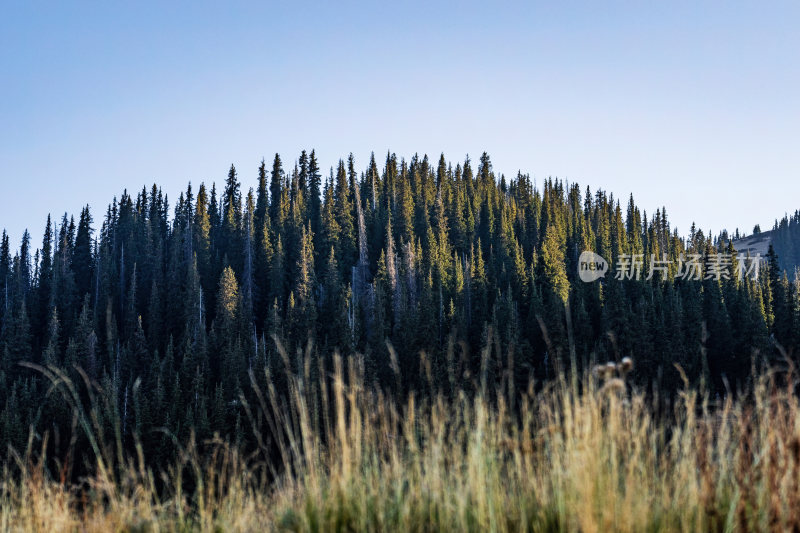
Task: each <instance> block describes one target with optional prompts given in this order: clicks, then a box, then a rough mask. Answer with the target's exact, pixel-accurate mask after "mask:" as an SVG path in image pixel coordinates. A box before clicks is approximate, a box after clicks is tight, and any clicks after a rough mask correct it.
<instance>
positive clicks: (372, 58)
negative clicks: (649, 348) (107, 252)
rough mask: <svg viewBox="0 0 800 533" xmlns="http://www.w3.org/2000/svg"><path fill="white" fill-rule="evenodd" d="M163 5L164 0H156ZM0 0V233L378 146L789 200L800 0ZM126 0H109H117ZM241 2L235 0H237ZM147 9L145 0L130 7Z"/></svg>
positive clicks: (684, 214)
mask: <svg viewBox="0 0 800 533" xmlns="http://www.w3.org/2000/svg"><path fill="white" fill-rule="evenodd" d="M167 3H169V4H170V5H169V6H165V5H162V4H167ZM68 4H72V2H69V3H68V2H53V3H52V4H49V5H48V4H46V3H44V2H35V1H33V2H27V1H16V0H11V1H5V2H3V3H0V184H1V185H2V187H0V227H5V228H7V229H8V231H9V234H10V235H11V238H12V239H13V240H14V242H15V245H18V241H19V238H20V236H21V234H22V231H23V229H24V228H26V227H28V228H30V230H31V233H32V235H33V240H34V245H36V246H39V245H40V243H41V234H42V231H43V229H44V222H45V219H46V216H47V214H48V213H53V215H54V216H57V217H59V216H60V215H61V214H63V213H64V212H65V211H68V212H70V213H76V214H77V212H78V211H79V209H80V207H81V206H82V205H83V204H86V203H89V204H90V205H91V207H92V212H93V215H94V218H95V227H96V228H98V227H99V225H100V222H101V219H102V215H103V213H104V212H105V208H106V206H107V204H108V203H109V202H110V200H111V199H112V197H113V196H114V195H117V196H119V194H120V192H121V191H122V190H123V189H124V188H128V190H134V191H135V190H140V189H141V187H142V185H145V184H147V185H150V184H152V183H153V182H154V181H155V182H157V183H159V184H160V185H161V186H162V187H163V189H164V190H165V192H167V193H168V194H169V195H170V198H171V203H172V205H174V200H175V198H176V196H177V193H178V192H179V191H180V190H182V189H183V188H184V187H185V185H186V183H187V182H188V181H189V180H191V181H192V183H194V184H195V185H197V184H199V183H200V182H201V181H206V182H207V183H208V182H210V181H212V180H216V181H218V182H219V181H221V180H222V179H224V177H225V175H226V173H227V170H228V168H229V166H230V164H231V163H234V164H235V165H236V167H237V169H238V170H239V175H240V178H241V179H242V182H243V184H244V186H245V188H248V187H250V186H252V185H254V183H255V176H256V168H257V166H258V164H259V162H260V160H261V158H262V157H266V158H267V160H270V159H271V157H272V155H273V154H274V153H275V152H280V153H281V155H282V157H283V159H284V162H285V164H287V166H289V165H292V163H293V161H294V160H296V158H297V156H298V155H299V153H300V150H301V149H303V148H308V149H310V148H316V150H317V153H318V155H319V157H320V159H321V163H322V166H323V168H325V169H327V168H328V167H329V166H331V165H333V164H335V163H336V161H337V160H338V158H340V157H346V155H347V154H348V153H349V152H351V151H352V152H353V153H354V154H355V156H356V162H357V164H358V166H359V167H360V168H364V167H365V166H366V163H367V158H368V156H369V153H370V151H375V153H376V154H377V155H378V156H379V158H380V160H382V159H383V157H384V155H385V153H386V151H387V149H391V150H392V151H394V152H396V153H397V154H398V155H403V156H406V157H408V156H410V155H411V154H413V153H414V152H419V153H428V154H430V155H431V156H432V157H435V156H438V154H439V153H440V152H444V153H445V156H446V157H447V158H448V159H451V160H463V158H464V156H465V155H466V154H467V153H469V154H470V155H471V156H472V157H473V159H477V157H478V156H479V155H480V153H481V152H482V151H483V150H486V151H488V152H489V154H490V155H491V156H492V161H493V164H494V168H495V171H496V172H498V173H499V172H503V173H506V174H507V175H513V174H515V173H516V171H517V170H518V169H521V170H522V171H523V172H529V173H530V174H531V175H532V176H533V177H535V178H536V179H537V180H538V181H539V183H541V180H542V179H543V178H545V177H547V176H557V177H561V178H566V179H569V180H570V181H578V182H580V183H581V184H583V185H586V184H588V185H590V186H591V187H592V189H594V188H596V187H598V186H600V187H602V188H604V189H606V190H608V191H611V192H614V193H615V194H616V195H619V196H622V197H623V198H627V195H628V194H629V193H630V192H633V194H634V196H635V198H636V200H637V202H638V203H639V204H641V205H642V206H643V207H644V208H646V209H647V210H648V212H652V211H654V210H655V208H656V207H658V206H661V205H665V206H666V207H667V212H668V214H669V216H670V218H671V220H672V222H673V224H674V225H677V226H678V228H679V230H680V231H681V233H682V234H685V233H687V231H688V227H689V225H690V224H691V222H692V221H693V220H694V221H696V222H697V223H698V225H699V226H700V227H701V228H703V229H704V230H708V229H712V230H714V231H717V230H719V229H721V228H723V227H727V228H728V229H731V230H732V229H733V228H734V227H736V226H738V227H740V228H743V229H746V230H747V231H748V232H749V231H750V230H751V229H752V226H753V224H755V223H761V224H762V226H771V224H772V221H773V220H774V219H775V218H776V217H780V216H782V215H783V214H784V212H786V211H790V212H791V211H794V210H795V209H800V99H799V98H798V94H800V87H799V85H800V84H799V83H798V82H800V31H798V30H797V28H798V27H799V26H800V7H798V6H800V4H798V3H796V2H785V3H784V2H752V3H748V4H739V3H734V2H718V3H705V2H698V1H690V2H624V3H616V2H585V3H582V2H542V3H537V4H528V5H521V4H503V5H499V6H497V5H488V3H480V4H475V5H473V4H467V3H461V2H459V3H453V4H437V5H435V6H431V5H428V3H427V2H426V3H406V2H393V3H384V2H381V3H374V4H373V3H370V4H368V5H367V4H365V5H362V4H360V3H351V2H326V3H321V4H319V5H313V4H300V3H296V2H291V3H290V2H286V3H281V4H280V5H271V6H267V5H261V3H258V4H257V3H255V2H254V3H252V4H250V3H231V5H230V6H228V5H225V6H222V4H225V3H223V2H215V3H213V4H211V3H209V4H205V3H203V2H197V1H193V2H154V3H152V4H147V3H145V2H129V3H127V4H129V5H128V6H122V5H118V4H122V3H121V2H93V3H91V4H84V5H77V3H76V5H68ZM112 4H114V5H112ZM234 4H235V5H234ZM134 6H135V7H134Z"/></svg>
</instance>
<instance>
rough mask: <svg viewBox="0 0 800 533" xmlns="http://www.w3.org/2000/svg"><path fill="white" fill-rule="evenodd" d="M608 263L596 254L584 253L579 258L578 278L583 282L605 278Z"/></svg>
mask: <svg viewBox="0 0 800 533" xmlns="http://www.w3.org/2000/svg"><path fill="white" fill-rule="evenodd" d="M606 272H608V262H607V261H606V260H605V259H603V258H602V257H601V256H599V255H598V254H596V253H594V252H589V251H586V252H583V253H582V254H581V256H580V257H579V258H578V276H579V277H580V278H581V281H586V282H592V281H595V280H598V279H600V278H602V277H605V275H606Z"/></svg>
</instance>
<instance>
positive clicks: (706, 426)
mask: <svg viewBox="0 0 800 533" xmlns="http://www.w3.org/2000/svg"><path fill="white" fill-rule="evenodd" d="M631 365H632V361H630V360H627V359H626V360H624V361H623V362H619V363H609V364H607V365H600V366H596V367H595V368H594V369H592V370H587V371H585V372H580V373H578V372H562V373H561V375H560V376H559V377H558V378H556V379H554V380H552V381H551V382H549V383H547V384H543V385H542V386H541V387H536V386H535V384H533V383H531V385H530V387H529V388H528V389H527V390H522V391H515V390H509V389H506V390H502V391H501V390H493V391H490V390H488V387H487V382H486V381H485V380H484V379H480V380H479V382H477V383H476V384H475V387H474V390H466V389H467V388H465V390H463V391H461V392H458V393H456V394H453V395H444V394H419V395H414V394H410V395H408V396H407V397H405V398H404V399H403V401H398V400H397V399H396V398H395V397H392V395H391V394H384V393H381V392H380V391H378V390H376V389H375V388H374V387H371V386H368V385H367V384H365V383H364V380H363V379H362V372H361V369H360V364H359V359H358V358H357V357H347V358H342V357H336V359H335V361H334V367H333V372H332V373H330V375H328V376H327V377H326V378H321V379H315V378H314V375H315V372H314V371H313V370H314V369H313V365H312V363H311V361H310V359H307V360H306V361H305V365H304V367H303V371H301V372H300V373H299V374H298V375H295V376H294V377H292V378H291V379H290V382H289V387H288V389H289V391H290V393H289V397H288V398H282V397H279V395H278V394H277V393H276V391H275V389H274V388H271V387H269V388H268V389H267V390H262V391H257V394H256V396H257V398H258V404H257V405H245V408H246V410H247V412H248V413H249V415H250V416H249V424H250V426H251V427H250V429H251V430H252V431H254V432H256V433H258V435H260V436H259V438H258V442H259V448H260V450H256V451H254V452H248V453H244V452H243V451H240V450H238V449H237V448H236V446H234V445H232V444H230V443H226V442H224V441H223V440H222V439H215V440H212V441H208V442H194V441H190V442H184V443H178V442H175V443H174V445H175V446H176V448H177V449H178V450H179V452H178V453H177V457H178V459H176V460H175V462H174V464H173V465H172V466H170V467H169V468H166V469H163V470H160V471H153V470H152V469H150V468H148V466H147V465H148V462H147V460H146V458H145V457H143V455H142V453H141V451H139V453H132V454H128V453H126V452H125V450H124V447H123V446H122V445H121V443H120V442H119V439H118V438H117V439H115V437H114V434H113V432H112V434H111V435H109V434H108V433H107V432H106V431H105V430H104V429H103V427H102V426H101V425H100V424H99V423H98V417H97V416H96V414H95V410H96V409H98V408H99V406H98V405H94V404H93V403H90V404H88V405H87V404H86V403H85V402H83V401H82V397H81V393H80V390H79V389H80V387H81V384H77V383H73V382H71V381H69V380H68V378H67V377H66V375H65V374H63V373H62V372H61V371H60V370H58V369H56V368H52V367H51V368H39V371H41V372H43V373H45V375H47V376H48V378H50V380H51V382H52V384H53V386H52V389H51V390H52V393H53V394H62V395H63V398H64V400H65V401H66V402H67V403H69V404H70V405H71V406H72V407H73V410H74V412H75V417H74V426H75V428H76V431H84V432H86V433H87V434H88V435H89V436H90V437H89V440H90V442H91V445H92V448H93V450H94V454H93V456H92V459H91V461H90V462H91V465H90V466H91V469H90V470H91V472H92V473H91V475H89V476H87V477H86V478H84V479H82V480H81V481H80V482H79V483H77V484H76V483H72V482H68V481H65V480H64V479H59V475H58V471H57V469H54V468H53V467H52V466H48V465H52V461H48V460H47V459H46V458H45V457H44V455H45V452H43V451H41V450H44V449H46V445H45V444H42V445H41V446H37V445H36V444H35V443H36V442H40V444H41V443H44V442H46V440H47V436H44V438H42V439H39V440H37V439H36V438H34V434H33V433H32V434H31V438H30V439H29V446H28V449H27V450H23V451H11V452H10V453H9V457H10V458H11V460H10V461H9V462H8V464H7V466H6V467H5V469H4V472H3V478H2V486H1V487H0V528H1V529H2V530H4V531H48V532H53V531H88V532H91V531H98V532H100V531H103V532H106V531H195V530H197V531H264V530H266V531H476V532H477V531H584V532H593V531H631V532H643V531H653V532H655V531H792V530H794V531H797V530H798V529H799V528H800V401H799V400H798V396H797V394H796V393H795V381H794V374H793V371H792V368H791V365H789V367H788V368H783V369H781V370H780V371H778V370H769V369H765V370H763V371H758V372H756V374H757V376H758V377H756V378H754V379H753V381H752V382H751V384H750V385H749V386H748V387H747V388H745V389H743V390H741V391H740V393H739V394H736V395H734V394H730V395H727V396H726V397H722V398H717V397H715V398H713V399H712V398H709V396H708V395H707V394H705V393H704V392H703V385H702V384H700V385H699V386H690V385H689V383H690V381H689V379H688V378H686V386H685V388H684V390H682V391H681V392H680V393H679V395H678V396H677V397H676V398H675V400H674V401H673V402H669V403H665V402H662V401H660V400H659V401H657V400H655V399H654V397H653V395H652V393H648V392H647V391H645V390H642V389H640V388H638V387H635V386H633V385H632V384H631V383H629V382H628V380H626V374H627V373H628V371H629V370H630V368H631ZM253 382H254V383H255V380H253ZM91 398H92V401H93V402H99V401H100V400H98V399H97V398H95V397H94V396H91ZM422 398H431V399H429V400H424V399H422ZM139 450H141V449H140V448H139ZM267 457H277V458H278V459H277V460H272V461H270V460H267V459H266V458H267Z"/></svg>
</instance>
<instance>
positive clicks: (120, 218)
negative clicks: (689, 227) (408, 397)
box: [0, 151, 800, 456]
mask: <svg viewBox="0 0 800 533" xmlns="http://www.w3.org/2000/svg"><path fill="white" fill-rule="evenodd" d="M240 177H241V178H242V179H243V180H244V181H245V184H244V185H242V184H241V183H240ZM251 185H252V187H253V188H250V186H251ZM793 221H794V222H793V223H792V224H794V226H791V225H790V227H796V222H797V221H796V217H795V218H794V219H793ZM42 226H43V229H44V237H43V240H42V241H41V244H38V243H36V244H34V243H33V242H31V239H30V237H29V235H28V234H27V233H26V234H25V237H24V238H23V240H22V243H21V246H20V247H19V249H18V250H17V251H12V248H11V245H10V243H9V241H8V238H7V237H5V236H4V237H3V240H2V247H1V249H0V281H2V282H4V284H5V285H4V290H3V291H0V310H1V311H2V328H1V329H0V349H1V350H2V364H1V365H0V366H1V368H0V398H1V399H2V405H3V406H4V409H3V412H2V413H1V414H0V446H2V449H6V445H7V444H12V445H14V446H16V447H17V448H19V447H21V446H24V444H25V439H26V436H27V434H28V428H29V427H30V426H31V425H33V427H34V428H42V430H50V429H53V428H56V429H58V428H59V427H62V426H64V425H66V424H68V423H69V420H70V417H69V416H65V415H64V412H63V410H64V409H65V408H64V407H63V406H62V405H61V402H60V401H59V400H58V398H57V397H55V396H54V395H49V396H47V395H46V394H47V391H48V390H49V385H50V384H49V382H47V380H45V379H44V377H42V375H41V374H40V373H39V372H37V371H35V370H32V369H31V368H29V367H25V366H22V365H19V364H18V363H20V362H33V363H35V364H38V365H53V366H55V367H61V368H64V369H65V371H66V373H67V375H69V376H72V377H73V378H75V379H77V378H78V370H77V368H81V369H84V370H85V372H86V375H87V376H88V377H89V378H90V379H91V380H94V381H96V382H98V383H99V384H100V385H101V389H102V390H103V391H105V392H104V393H105V394H106V395H107V403H108V405H109V406H110V407H109V414H108V416H109V417H110V418H114V417H119V420H120V421H121V423H120V431H121V432H122V438H123V440H124V439H130V438H131V437H130V436H131V435H132V434H133V433H134V432H136V433H137V434H138V435H140V436H141V438H142V441H143V445H144V446H145V449H146V452H148V453H151V454H153V455H155V456H158V454H159V453H164V452H163V450H162V445H163V444H164V442H165V441H164V439H167V437H166V436H164V434H163V433H158V432H152V431H149V429H151V428H156V427H158V428H166V429H168V430H169V432H170V433H171V434H173V435H175V436H177V437H178V438H186V437H187V436H188V435H189V433H190V432H191V431H194V432H196V434H197V435H198V437H199V438H203V437H208V436H210V435H212V434H213V433H214V432H219V433H220V434H222V435H232V436H233V435H235V436H236V438H237V439H242V438H246V437H243V436H242V433H243V432H242V425H243V424H244V423H245V422H244V421H243V417H244V413H243V411H242V405H241V403H240V402H239V399H240V392H241V393H242V394H243V395H244V397H245V398H248V397H249V395H251V394H252V393H251V392H250V391H251V388H250V378H249V377H248V373H249V372H250V371H252V373H253V375H254V376H255V379H256V380H259V381H260V382H263V381H264V380H266V379H267V377H266V373H265V369H266V370H268V372H269V375H270V376H271V377H270V378H269V379H270V380H272V381H273V385H275V386H276V387H278V388H279V389H280V387H282V386H283V384H284V383H285V381H286V380H285V379H284V377H285V372H286V371H287V368H286V365H287V364H288V365H289V367H290V368H289V371H297V370H298V369H299V368H300V367H301V366H302V361H301V358H300V357H299V356H296V354H297V353H298V351H299V350H301V349H302V350H303V351H304V352H306V353H307V354H308V356H309V357H311V358H312V359H313V360H314V361H317V362H319V363H320V365H318V366H314V368H319V369H320V371H323V372H324V370H325V368H326V366H327V365H329V364H330V358H331V354H332V353H333V352H334V351H335V350H337V349H338V350H339V351H341V352H342V353H345V354H361V356H360V357H361V360H362V362H363V365H364V369H365V372H366V375H367V376H368V379H369V380H370V381H371V382H374V383H376V385H378V386H380V387H382V388H384V389H387V390H390V391H395V392H397V393H400V392H403V391H408V390H410V389H420V390H423V389H424V388H425V387H427V386H428V385H424V384H426V383H428V382H429V381H431V382H433V383H435V384H436V386H438V387H442V388H444V389H446V390H449V391H452V390H455V389H456V388H458V387H460V386H462V385H463V384H464V383H472V382H474V381H477V380H480V381H482V382H483V383H488V385H489V387H503V388H504V389H505V390H512V389H514V387H517V390H519V388H524V387H526V386H527V383H528V380H529V378H530V377H532V376H533V377H536V378H537V379H546V378H547V377H548V376H551V375H553V372H554V370H555V369H556V368H557V367H558V366H559V365H564V364H567V363H568V361H569V360H570V359H571V357H570V355H571V354H573V356H574V358H576V359H577V360H579V361H584V360H591V359H596V360H598V361H606V360H609V359H611V360H614V359H619V358H621V357H623V356H632V357H633V358H634V360H635V361H636V369H635V373H634V377H635V379H636V380H638V381H639V382H640V383H648V382H651V381H652V380H654V379H658V380H659V381H660V383H661V384H662V386H664V387H665V389H667V390H668V389H669V388H670V387H673V386H675V385H676V384H677V383H678V381H679V380H678V375H677V371H676V370H675V368H674V363H678V364H680V365H681V366H682V367H683V369H684V370H685V371H686V372H687V374H688V375H689V376H690V377H691V378H692V379H698V380H699V379H700V377H701V376H705V377H706V378H708V381H709V382H710V383H711V384H712V386H716V387H722V383H723V381H722V380H723V377H724V378H726V379H727V380H728V382H729V383H731V384H735V383H738V382H741V381H742V380H745V379H746V378H747V376H748V372H749V370H750V368H751V358H752V357H753V356H754V355H755V356H756V358H757V360H759V361H761V360H767V359H770V358H776V357H777V351H776V348H775V345H774V343H773V342H772V340H771V338H773V339H774V340H776V341H777V342H778V343H780V344H781V345H782V346H783V347H785V348H786V349H787V350H791V349H792V347H793V346H795V345H797V343H798V340H800V313H799V311H800V288H799V287H800V285H798V283H797V282H796V281H794V280H792V281H790V280H789V279H787V278H784V277H782V276H781V275H780V268H779V267H778V262H777V261H778V258H777V257H775V256H774V254H772V255H771V256H770V263H769V264H768V265H767V267H766V268H762V270H761V275H760V276H758V278H757V279H753V276H744V277H739V276H736V275H734V274H735V270H736V266H737V265H738V264H739V263H738V262H737V260H738V259H737V256H736V254H735V251H734V250H733V247H732V246H731V245H730V243H728V242H727V241H725V242H724V243H723V241H721V240H716V239H709V238H707V237H706V236H704V235H703V233H702V232H700V231H698V232H692V235H691V236H690V237H689V238H687V239H683V238H681V237H680V236H679V235H678V234H677V232H676V231H673V230H671V228H670V225H669V221H668V218H667V213H666V211H665V210H664V209H657V210H656V211H655V212H653V213H651V214H649V215H648V214H646V213H645V212H644V211H643V210H642V209H640V208H639V207H638V206H637V205H635V203H634V201H633V198H632V197H631V198H629V199H628V198H626V199H622V201H620V198H618V197H615V196H614V195H613V194H608V193H606V192H605V191H602V190H597V191H591V190H589V189H588V188H587V189H585V190H582V189H581V188H580V187H579V186H578V185H577V184H569V185H567V184H566V183H564V182H563V181H559V180H553V179H548V180H546V181H544V182H543V183H542V184H541V188H535V187H534V185H533V184H532V182H531V179H530V177H529V176H528V175H524V174H518V175H516V176H513V177H511V178H509V177H506V176H502V175H496V174H495V173H494V171H493V169H492V165H491V162H490V159H489V156H488V155H487V154H483V155H482V156H481V158H480V160H479V161H476V162H473V161H470V160H469V159H467V160H465V161H463V162H457V163H450V162H448V161H446V160H445V158H444V157H443V156H442V157H440V158H439V159H438V161H435V162H432V161H430V160H429V159H428V157H427V156H425V157H418V156H416V155H415V156H414V157H412V158H411V159H410V160H403V159H399V158H398V157H396V156H395V155H394V154H389V155H388V156H387V157H386V159H385V161H382V162H381V163H380V164H379V163H378V162H377V161H376V160H375V159H374V157H373V158H372V159H371V160H370V161H369V162H368V164H367V165H366V168H364V167H363V166H362V167H360V168H359V167H357V166H356V162H355V161H354V160H353V157H352V156H351V157H350V158H348V159H347V161H339V162H338V164H337V165H336V166H335V167H334V168H332V169H331V172H330V174H328V173H325V175H324V176H323V173H322V171H321V169H320V165H319V162H318V161H317V159H316V157H315V153H314V152H313V151H311V153H310V154H309V153H306V152H305V151H304V152H303V153H302V154H300V156H299V159H298V160H297V162H296V163H295V164H293V165H291V166H289V167H287V168H285V167H284V165H283V163H282V161H281V158H280V157H279V156H277V155H276V156H275V159H274V161H273V162H272V164H271V167H270V166H269V165H268V164H265V163H264V162H262V164H261V166H260V167H257V168H256V165H254V167H253V168H252V169H250V170H247V171H244V172H242V173H241V175H240V174H239V173H237V170H236V169H234V168H233V167H231V168H230V171H229V173H228V176H227V178H226V179H224V180H221V181H220V187H219V188H217V187H216V186H215V185H213V184H200V185H199V187H192V186H191V185H190V186H188V187H187V188H186V190H185V192H183V193H182V194H181V195H180V197H179V198H178V199H177V201H176V202H174V205H170V203H169V202H168V200H167V198H166V197H165V196H164V195H163V194H162V192H161V190H160V189H159V188H158V186H156V185H154V186H153V187H152V188H151V189H149V190H148V189H143V190H141V191H140V192H138V193H135V194H129V193H127V192H125V193H123V194H122V195H121V196H120V197H119V198H118V199H115V200H114V201H113V202H112V203H111V204H110V205H109V206H108V209H107V210H106V212H105V213H90V211H89V208H88V207H87V208H85V209H84V210H83V211H82V212H81V213H80V215H79V216H78V218H77V220H75V219H73V218H72V217H70V216H67V215H65V216H63V217H61V218H59V219H57V220H54V221H51V220H49V219H48V221H47V222H46V223H45V222H44V221H43V223H42ZM37 245H38V246H37ZM34 248H37V249H34ZM586 250H591V251H594V252H595V253H597V254H599V256H601V257H602V258H605V259H607V260H608V261H609V265H608V266H609V270H608V272H607V273H606V275H605V277H603V278H602V279H600V280H598V281H594V282H584V281H581V280H580V279H579V277H578V267H579V264H578V259H579V255H580V254H581V252H582V251H586ZM638 254H641V258H642V263H641V266H640V269H641V276H635V275H634V271H633V270H631V271H630V272H629V274H631V275H630V276H626V275H620V276H617V275H615V274H616V273H617V272H618V271H621V270H622V271H624V266H625V265H626V264H627V263H630V257H629V256H635V257H636V256H638ZM692 254H695V255H696V257H698V258H700V261H699V264H700V265H701V276H700V277H699V279H693V278H692V277H687V276H686V268H687V263H681V262H680V261H681V259H682V258H683V259H686V257H689V256H691V255H692ZM653 258H655V259H656V261H657V263H653V262H652V260H653ZM626 262H627V263H626ZM634 263H635V261H634ZM695 264H698V261H695ZM715 264H717V265H720V264H722V265H726V264H727V265H729V266H730V267H731V268H730V270H729V273H730V275H729V276H727V277H726V276H721V275H718V276H715V275H714V272H713V271H712V270H711V269H713V268H714V266H713V265H715ZM651 267H658V268H653V269H651ZM651 270H652V276H649V275H648V274H650V273H651ZM717 271H718V270H717ZM750 272H751V273H752V270H751V271H750ZM622 273H623V274H624V272H622ZM617 277H621V278H623V279H617ZM637 277H638V278H639V279H637ZM627 278H631V279H627ZM648 278H649V279H648ZM387 340H388V341H389V343H387ZM279 344H280V345H283V346H285V347H286V349H287V353H288V355H287V356H286V357H284V356H283V355H282V354H281V352H280V351H279V349H278V346H279ZM390 346H391V347H393V348H390ZM422 354H424V355H422ZM79 381H80V380H79ZM423 385H424V387H423ZM251 399H252V398H251ZM62 429H63V430H64V432H62V434H66V433H65V432H67V429H68V428H66V427H62ZM51 445H53V446H56V445H55V444H52V443H51ZM62 445H65V444H63V443H62Z"/></svg>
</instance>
